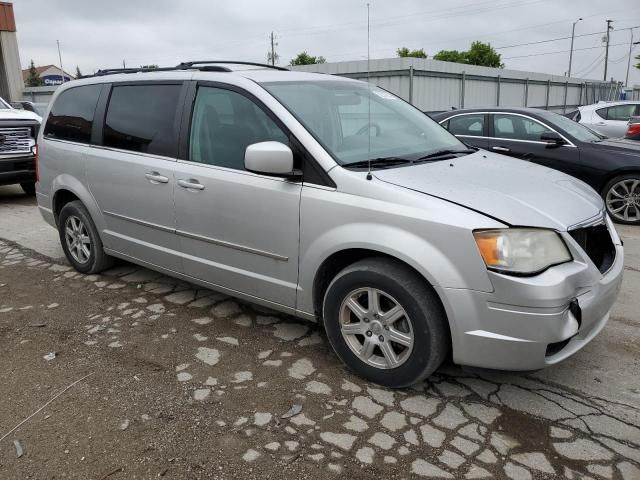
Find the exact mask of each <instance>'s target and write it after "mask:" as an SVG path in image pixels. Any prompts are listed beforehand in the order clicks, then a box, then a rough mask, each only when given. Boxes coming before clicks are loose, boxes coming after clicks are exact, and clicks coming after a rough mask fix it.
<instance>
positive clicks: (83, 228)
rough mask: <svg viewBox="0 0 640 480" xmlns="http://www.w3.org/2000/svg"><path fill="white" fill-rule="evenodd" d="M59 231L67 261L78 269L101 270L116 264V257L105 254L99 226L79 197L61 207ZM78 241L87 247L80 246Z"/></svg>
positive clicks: (85, 271) (84, 271)
mask: <svg viewBox="0 0 640 480" xmlns="http://www.w3.org/2000/svg"><path fill="white" fill-rule="evenodd" d="M58 233H59V235H60V243H62V249H63V250H64V253H65V255H66V256H67V260H69V262H70V263H71V265H73V268H75V269H76V270H77V271H78V272H80V273H87V274H89V273H99V272H101V271H103V270H105V269H107V268H109V267H111V265H113V257H110V256H109V255H107V254H106V253H104V248H103V245H102V240H101V239H100V235H99V234H98V229H97V228H96V226H95V224H94V223H93V220H91V216H90V215H89V212H88V211H87V209H86V208H85V206H84V205H83V204H82V202H80V201H79V200H75V201H73V202H69V203H67V204H66V205H65V206H64V207H62V210H61V211H60V215H59V217H58ZM79 241H80V242H81V243H82V246H84V247H85V248H82V246H81V247H77V245H78V242H79ZM74 245H75V246H76V247H74Z"/></svg>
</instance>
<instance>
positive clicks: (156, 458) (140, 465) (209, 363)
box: [0, 187, 640, 480]
mask: <svg viewBox="0 0 640 480" xmlns="http://www.w3.org/2000/svg"><path fill="white" fill-rule="evenodd" d="M619 232H620V233H621V236H622V237H623V239H624V241H625V247H626V260H625V263H626V269H625V280H624V284H623V289H622V292H621V294H620V297H619V300H618V302H617V304H616V306H615V307H614V310H613V314H612V318H611V320H610V321H609V323H608V325H607V327H606V328H605V330H604V331H603V332H602V333H601V334H600V335H599V336H598V337H597V338H596V339H595V340H594V341H593V342H591V343H590V344H589V345H588V346H587V347H586V348H584V349H583V350H582V351H580V352H578V353H577V354H576V355H575V356H574V357H572V358H571V359H569V360H567V361H565V362H563V363H562V364H560V365H557V366H554V367H551V368H548V369H546V370H543V371H538V372H532V373H516V374H514V373H508V372H496V371H480V370H468V369H462V368H460V367H457V366H454V365H450V364H447V365H444V366H443V367H442V368H441V369H440V370H439V371H438V372H437V374H435V375H434V376H432V377H431V378H429V379H428V381H426V382H425V383H423V384H420V385H416V386H414V387H413V388H411V389H405V390H395V391H389V390H384V389H380V388H378V387H376V386H375V385H371V384H367V383H366V382H363V381H362V380H361V379H359V378H358V377H356V376H355V375H353V374H351V373H350V372H348V371H347V370H345V369H344V368H343V366H342V365H341V364H340V363H339V361H338V360H337V359H336V357H335V356H334V355H333V354H332V352H331V350H330V347H329V346H328V344H327V342H326V340H325V337H324V334H323V332H322V331H321V330H320V329H318V328H317V327H316V326H314V325H311V324H307V323H303V322H301V321H297V320H295V319H292V318H289V317H286V316H282V315H279V314H275V313H273V312H268V311H266V310H263V309H261V308H259V307H256V306H252V305H250V304H245V303H242V302H238V301H236V300H234V299H231V298H229V297H226V296H224V295H221V294H218V293H215V292H212V291H209V290H202V289H198V288H196V287H194V286H191V285H189V284H187V283H184V282H180V281H177V280H175V279H171V278H169V277H165V276H162V275H159V274H157V273H154V272H151V271H149V270H145V269H141V268H139V267H136V266H134V265H131V264H126V263H120V264H119V265H118V266H117V267H116V268H114V269H112V270H111V271H109V272H105V274H103V275H95V276H85V275H81V274H77V273H76V272H75V271H73V270H71V269H70V267H68V265H67V264H66V262H65V261H64V259H63V255H62V251H61V249H60V247H59V242H58V237H57V232H56V231H55V230H53V229H52V228H51V227H49V226H47V225H46V224H44V222H43V221H42V220H41V218H40V216H39V213H38V212H37V209H36V208H35V206H34V201H33V199H31V198H28V197H25V196H24V195H22V194H21V193H20V190H19V189H16V188H13V187H11V188H8V187H0V238H1V239H4V240H0V384H1V385H2V387H1V391H2V395H0V478H2V479H4V478H97V479H105V478H109V479H118V478H158V476H160V477H162V478H326V477H336V478H337V477H351V478H365V477H367V478H371V477H372V476H374V477H378V478H409V477H424V478H510V479H528V478H617V479H634V480H635V479H639V478H640V379H639V375H638V373H640V356H639V355H638V352H639V351H640V334H639V326H640V298H639V296H638V294H637V293H638V292H639V291H640V290H639V287H640V229H638V228H635V227H624V228H620V229H619ZM49 354H53V355H49ZM45 357H46V358H45ZM75 382H77V383H75ZM65 389H66V390H65ZM43 405H45V406H44V408H42V407H43ZM292 406H296V407H295V411H297V409H298V408H301V412H300V413H297V414H295V415H292V416H290V417H289V418H281V417H282V415H283V414H284V413H285V412H287V411H288V410H290V409H291V408H292ZM25 419H28V420H26V421H25V422H24V423H22V424H21V422H23V420H25ZM19 424H21V425H20V426H19V427H18V428H15V427H16V426H17V425H19ZM14 428H15V429H14ZM14 441H15V442H16V443H14ZM20 451H21V453H22V455H21V456H20V457H18V455H17V454H18V453H20Z"/></svg>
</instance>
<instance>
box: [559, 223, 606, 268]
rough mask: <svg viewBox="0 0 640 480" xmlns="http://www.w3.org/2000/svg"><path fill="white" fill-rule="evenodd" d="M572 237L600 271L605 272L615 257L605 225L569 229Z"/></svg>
mask: <svg viewBox="0 0 640 480" xmlns="http://www.w3.org/2000/svg"><path fill="white" fill-rule="evenodd" d="M569 234H570V235H571V236H572V237H573V239H574V240H575V241H576V242H578V245H580V247H581V248H582V250H584V252H585V253H586V254H587V256H588V257H589V258H590V259H591V261H592V262H593V263H594V264H595V266H596V267H598V270H600V273H605V272H606V271H607V270H609V269H610V268H611V265H613V261H614V260H615V258H616V247H615V245H614V244H613V240H611V235H610V234H609V230H608V229H607V227H606V225H595V226H593V227H584V228H577V229H575V230H571V231H569Z"/></svg>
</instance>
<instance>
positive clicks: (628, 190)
mask: <svg viewBox="0 0 640 480" xmlns="http://www.w3.org/2000/svg"><path fill="white" fill-rule="evenodd" d="M602 198H603V199H604V203H605V206H606V208H607V213H608V214H609V216H610V217H611V218H612V219H613V221H614V222H616V223H622V224H625V225H640V173H629V174H626V175H620V176H617V177H615V178H613V179H612V180H610V181H609V182H608V183H607V185H606V186H605V187H604V189H603V190H602ZM619 209H621V210H619Z"/></svg>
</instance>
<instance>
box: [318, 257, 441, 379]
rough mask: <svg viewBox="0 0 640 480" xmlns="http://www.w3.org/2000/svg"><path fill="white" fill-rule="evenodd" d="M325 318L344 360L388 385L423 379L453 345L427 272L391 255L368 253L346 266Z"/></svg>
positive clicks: (328, 301) (330, 290)
mask: <svg viewBox="0 0 640 480" xmlns="http://www.w3.org/2000/svg"><path fill="white" fill-rule="evenodd" d="M323 320H324V324H325V328H326V331H327V337H328V338H329V342H330V343H331V346H332V347H333V349H334V350H335V352H336V354H337V355H338V357H340V359H341V360H342V361H343V363H345V364H346V365H347V366H348V367H349V368H350V369H351V370H353V371H354V372H355V373H356V374H358V375H360V376H362V377H364V378H366V379H367V380H370V381H373V382H375V383H377V384H380V385H384V386H387V387H393V388H400V387H406V386H409V385H413V384H415V383H417V382H419V381H420V380H423V379H424V378H426V377H427V376H429V375H430V374H432V373H433V372H434V371H435V370H436V369H437V368H438V367H439V366H440V364H441V363H442V361H443V360H444V358H445V357H446V355H447V353H448V351H449V345H450V339H449V330H448V328H447V325H446V321H447V320H446V315H445V312H444V309H443V308H442V305H441V303H440V301H439V299H438V297H437V295H436V294H435V292H434V291H433V290H432V289H431V287H430V286H429V285H428V284H427V283H426V281H425V279H424V278H422V277H421V276H420V275H418V274H417V273H416V272H414V271H413V270H411V269H410V268H408V267H406V266H404V265H402V264H401V263H399V262H396V261H394V260H391V259H386V258H370V259H365V260H361V261H359V262H356V263H354V264H353V265H350V266H349V267H347V268H345V269H344V270H342V271H341V272H340V273H339V274H338V275H337V276H336V277H335V278H334V280H333V281H332V282H331V284H330V285H329V287H328V288H327V291H326V293H325V297H324V303H323Z"/></svg>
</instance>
